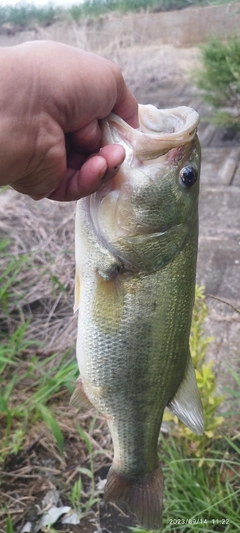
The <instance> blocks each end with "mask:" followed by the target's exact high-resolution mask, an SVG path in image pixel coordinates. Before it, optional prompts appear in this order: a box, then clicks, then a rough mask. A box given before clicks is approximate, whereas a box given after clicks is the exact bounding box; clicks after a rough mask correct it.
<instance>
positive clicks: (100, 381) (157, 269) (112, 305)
mask: <svg viewBox="0 0 240 533" xmlns="http://www.w3.org/2000/svg"><path fill="white" fill-rule="evenodd" d="M139 123H140V127H139V128H138V129H137V130H136V129H133V128H131V127H130V126H129V125H128V124H126V123H125V122H124V121H123V120H122V119H120V118H119V117H117V116H116V115H114V114H111V115H110V116H109V117H108V119H106V120H103V121H102V126H101V127H102V133H103V144H104V145H105V144H111V143H120V144H122V145H123V146H124V148H125V150H126V158H125V161H124V163H123V164H122V166H121V168H120V170H119V172H118V173H117V175H116V176H115V178H114V179H113V180H111V181H109V182H108V183H105V184H103V185H102V186H101V187H100V189H99V190H98V191H97V192H96V193H95V194H93V195H91V196H90V197H87V198H83V199H82V200H80V201H79V202H78V205H77V214H76V289H75V308H76V309H79V321H78V339H77V359H78V364H79V370H80V379H79V381H78V383H77V387H76V391H75V393H74V395H73V398H72V403H73V404H75V405H76V404H77V403H79V402H80V403H82V404H83V405H84V404H85V405H87V404H90V403H91V404H92V405H93V406H94V407H95V408H96V409H98V410H99V411H100V412H101V413H103V414H104V415H105V416H106V419H107V422H108V425H109V428H110V431H111V435H112V440H113V445H114V459H113V465H112V467H111V469H110V471H109V474H108V478H107V483H106V486H105V500H106V501H118V500H123V501H125V502H126V503H127V504H128V506H129V508H130V509H131V511H132V512H133V513H135V514H136V515H137V518H138V521H139V523H140V524H141V525H142V526H144V527H147V528H149V529H157V528H159V527H160V525H161V516H162V498H163V476H162V471H161V467H160V464H159V460H158V437H159V430H160V426H161V421H162V416H163V412H164V409H165V407H166V406H168V407H169V408H170V409H171V410H172V411H173V413H175V414H176V415H177V416H178V417H179V418H180V419H181V420H182V421H183V422H184V423H185V424H186V425H187V426H188V427H189V428H190V429H191V430H192V431H194V432H195V433H198V434H201V433H202V432H203V415H202V407H201V401H200V397H199V392H198V389H197V383H196V378H195V372H194V368H193V365H192V361H191V356H190V351H189V333H190V325H191V316H192V307H193V301H194V288H195V274H196V259H197V240H198V192H199V171H200V148H199V141H198V138H197V134H196V128H197V125H198V114H197V113H196V112H195V111H194V110H193V109H191V108H187V107H178V108H175V109H169V110H164V111H163V110H158V109H156V108H155V107H154V106H151V105H148V106H142V105H140V106H139Z"/></svg>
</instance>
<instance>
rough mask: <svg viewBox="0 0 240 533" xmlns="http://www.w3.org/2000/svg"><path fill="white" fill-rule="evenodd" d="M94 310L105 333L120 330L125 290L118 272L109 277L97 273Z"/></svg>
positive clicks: (114, 332) (96, 318) (109, 333)
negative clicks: (105, 277)
mask: <svg viewBox="0 0 240 533" xmlns="http://www.w3.org/2000/svg"><path fill="white" fill-rule="evenodd" d="M93 310H94V319H95V321H96V324H97V326H98V328H99V329H100V330H101V331H102V332H103V333H104V334H105V335H114V334H116V333H117V332H118V330H119V328H120V326H121V321H122V315H123V311H124V292H123V286H122V282H121V278H120V276H119V275H118V274H117V273H116V274H113V275H112V277H111V278H109V279H104V278H103V277H102V276H101V275H100V274H99V273H97V274H96V284H95V294H94V309H93Z"/></svg>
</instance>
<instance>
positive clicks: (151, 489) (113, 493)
mask: <svg viewBox="0 0 240 533" xmlns="http://www.w3.org/2000/svg"><path fill="white" fill-rule="evenodd" d="M104 500H105V501H106V502H110V501H119V500H122V501H124V502H126V503H127V505H128V507H129V509H130V511H132V512H133V513H134V514H135V515H136V516H137V519H138V522H139V524H140V525H141V526H142V527H145V528H147V529H159V528H160V527H161V523H162V501H163V475H162V470H161V468H160V467H159V468H158V469H157V470H155V471H154V472H152V473H151V474H148V475H146V476H145V477H144V478H143V479H139V480H131V479H128V478H127V477H125V476H123V475H122V474H118V473H117V472H116V471H115V470H114V468H111V469H110V471H109V474H108V478H107V483H106V485H105V491H104Z"/></svg>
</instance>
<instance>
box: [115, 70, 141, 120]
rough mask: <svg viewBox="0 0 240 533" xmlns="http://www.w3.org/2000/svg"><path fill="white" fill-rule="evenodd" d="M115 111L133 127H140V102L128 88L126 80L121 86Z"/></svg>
mask: <svg viewBox="0 0 240 533" xmlns="http://www.w3.org/2000/svg"><path fill="white" fill-rule="evenodd" d="M113 113H116V115H119V117H121V118H122V119H123V120H125V121H126V122H127V123H128V124H130V126H132V127H133V128H138V127H139V121H138V103H137V100H136V98H135V96H133V94H132V93H131V92H130V90H129V89H128V87H127V85H126V84H125V82H124V80H122V84H120V86H119V96H118V99H117V102H116V104H115V106H114V107H113Z"/></svg>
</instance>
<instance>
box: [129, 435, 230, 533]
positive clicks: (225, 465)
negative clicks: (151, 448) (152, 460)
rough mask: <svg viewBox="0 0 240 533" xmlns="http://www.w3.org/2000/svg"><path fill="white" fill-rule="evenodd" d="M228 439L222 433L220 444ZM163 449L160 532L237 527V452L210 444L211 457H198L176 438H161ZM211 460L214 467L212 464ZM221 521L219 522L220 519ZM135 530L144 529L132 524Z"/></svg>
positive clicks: (193, 532) (207, 531)
mask: <svg viewBox="0 0 240 533" xmlns="http://www.w3.org/2000/svg"><path fill="white" fill-rule="evenodd" d="M226 445H227V447H228V443H227V442H226V441H225V438H224V437H222V441H221V446H223V447H224V448H225V450H226ZM162 451H163V452H164V457H163V455H162V457H163V461H164V468H163V473H164V479H165V496H164V498H165V501H164V518H163V527H162V529H161V533H168V532H171V533H177V532H178V531H181V532H184V533H185V532H188V533H200V532H203V531H204V532H206V533H210V532H215V531H218V532H220V531H224V532H226V533H227V532H229V533H230V532H231V533H237V531H239V512H240V464H239V456H238V454H239V451H240V449H239V448H238V454H237V453H236V455H234V454H233V455H232V457H230V455H228V456H227V454H226V451H225V454H224V453H223V449H220V450H218V449H216V448H215V447H213V449H212V451H211V457H210V456H209V457H208V456H205V457H204V465H205V466H204V468H202V467H199V465H198V460H197V459H194V458H191V459H190V458H189V457H186V456H185V454H184V452H183V451H182V450H181V449H180V448H179V446H178V442H177V441H176V440H175V439H172V438H171V437H170V438H168V439H162ZM212 461H214V467H213V466H212ZM220 521H221V522H222V523H220ZM132 531H134V532H135V533H137V532H138V533H140V532H141V533H145V531H146V530H144V529H141V528H132Z"/></svg>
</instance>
